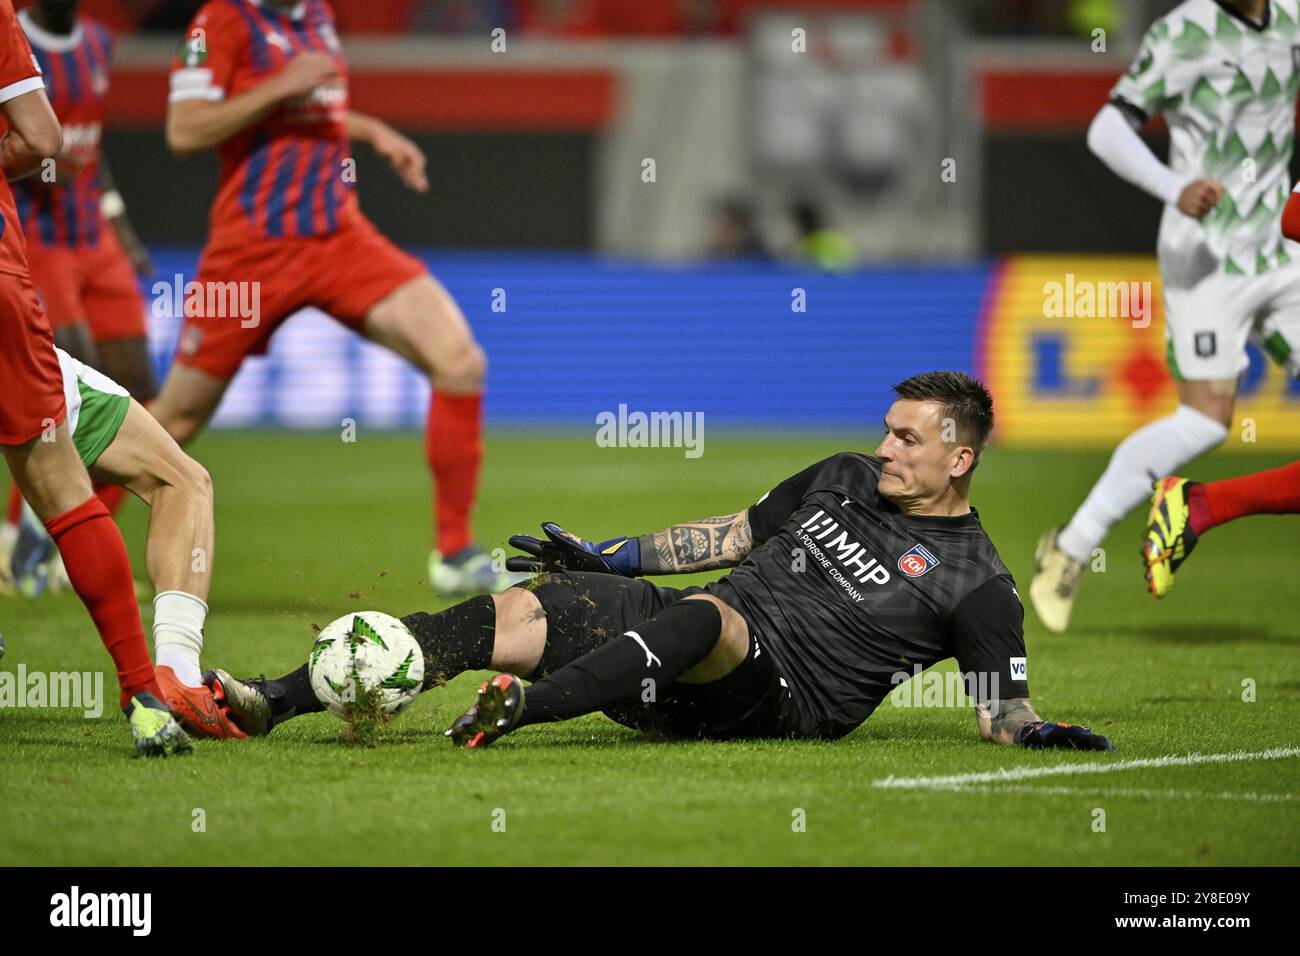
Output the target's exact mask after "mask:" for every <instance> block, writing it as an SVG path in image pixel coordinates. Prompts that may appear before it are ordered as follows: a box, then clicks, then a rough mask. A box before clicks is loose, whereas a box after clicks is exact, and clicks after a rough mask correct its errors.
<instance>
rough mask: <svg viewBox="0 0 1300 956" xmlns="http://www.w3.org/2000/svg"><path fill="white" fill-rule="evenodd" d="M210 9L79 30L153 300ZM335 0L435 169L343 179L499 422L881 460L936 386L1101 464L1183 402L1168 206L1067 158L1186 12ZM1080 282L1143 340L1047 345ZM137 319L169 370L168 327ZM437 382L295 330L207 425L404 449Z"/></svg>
mask: <svg viewBox="0 0 1300 956" xmlns="http://www.w3.org/2000/svg"><path fill="white" fill-rule="evenodd" d="M198 6H199V3H198V0H84V2H83V4H82V9H83V12H84V13H87V14H90V15H92V16H95V17H98V18H99V19H101V20H102V21H104V22H106V23H107V24H109V25H110V26H111V27H112V28H113V29H114V30H115V31H116V32H117V33H118V34H119V38H120V39H119V49H118V54H117V61H116V64H115V66H114V72H113V77H112V90H113V92H112V94H111V98H110V103H109V122H108V126H109V129H108V130H107V132H106V137H105V153H106V156H107V157H108V159H109V161H110V163H111V164H112V167H113V169H114V171H115V174H116V177H117V180H118V184H119V187H120V189H121V192H122V193H123V195H124V196H125V198H126V200H127V203H128V207H129V210H130V213H131V216H132V219H133V221H134V223H135V225H136V227H137V229H138V230H139V232H140V233H141V235H142V237H143V238H144V240H145V241H146V243H147V244H148V245H149V246H150V248H151V250H152V251H153V253H154V257H155V261H156V263H157V265H158V267H159V273H160V275H159V277H158V278H159V280H160V281H161V282H163V283H167V284H170V283H171V282H172V281H174V280H173V277H174V276H175V275H177V274H180V275H183V276H186V277H188V276H190V275H191V274H192V273H193V269H194V265H195V261H196V258H197V252H198V249H199V247H200V245H201V243H202V241H203V239H204V236H205V232H206V224H207V209H208V204H209V200H210V198H211V196H212V193H213V191H214V187H215V183H216V168H215V167H216V160H215V156H212V155H209V156H205V157H201V158H196V159H191V160H187V161H184V162H182V161H180V160H177V159H175V158H174V157H172V156H171V155H170V154H169V153H168V152H167V150H166V147H165V144H164V142H163V137H162V133H161V128H162V121H163V117H164V113H165V110H166V100H167V72H168V66H169V63H170V60H171V57H172V56H173V54H174V52H175V50H176V48H177V46H178V45H179V43H180V41H181V38H182V34H183V31H184V29H185V26H186V24H187V23H188V20H189V18H190V17H191V16H192V14H193V12H194V10H195V9H197V7H198ZM333 6H334V8H335V11H336V13H337V17H338V23H339V28H340V34H341V36H342V39H343V41H344V44H345V47H346V51H347V55H348V58H349V63H350V69H351V95H352V101H353V105H354V107H355V108H356V109H358V110H361V111H364V112H369V113H373V114H375V115H378V116H380V117H382V118H384V119H386V120H388V121H389V122H391V123H393V124H394V125H396V126H398V127H399V128H400V129H402V130H403V131H405V132H407V133H408V134H409V135H412V136H413V137H414V138H416V139H417V141H418V142H420V143H421V145H422V146H423V147H424V148H425V150H426V151H427V152H428V155H429V158H430V167H431V180H432V183H433V188H432V189H431V191H430V193H429V194H428V195H426V196H420V197H417V196H414V195H413V194H411V193H408V192H406V191H405V190H404V189H403V187H402V186H401V185H400V184H399V183H398V181H397V179H396V178H395V177H394V176H392V175H391V174H390V173H389V171H388V170H387V169H385V168H383V167H382V165H381V164H380V163H379V162H378V161H377V160H376V159H375V158H374V157H372V156H370V155H367V154H366V151H365V150H362V151H360V154H359V155H358V156H357V163H358V183H357V185H358V189H359V191H360V196H361V201H362V206H363V208H364V209H365V210H366V211H367V212H368V214H369V215H370V216H371V217H372V218H373V219H374V220H375V221H376V222H377V223H378V225H379V226H380V228H381V229H383V230H384V231H385V232H386V233H387V234H388V235H390V236H392V237H393V238H394V239H396V240H397V241H399V242H400V243H402V244H404V245H405V246H407V247H408V248H411V249H412V250H414V251H417V252H418V253H420V254H421V255H423V256H424V257H425V258H426V260H427V261H428V262H429V264H430V266H431V267H432V269H433V271H434V272H435V274H436V275H438V276H439V277H440V278H441V279H442V280H443V281H444V282H445V283H446V284H447V286H448V287H449V288H450V289H451V291H452V293H453V294H454V295H455V296H456V297H457V299H458V300H459V302H460V303H461V306H462V308H463V309H464V310H465V312H466V314H467V315H468V316H469V317H470V320H471V322H472V323H473V325H474V326H475V330H476V333H477V334H478V336H479V338H480V340H481V341H482V343H483V344H484V346H485V348H486V349H487V351H488V354H489V357H490V361H491V368H490V373H489V375H490V378H489V392H488V398H487V404H486V415H487V419H488V422H489V424H502V423H523V424H531V423H536V422H546V423H552V424H558V425H566V426H567V425H572V426H575V427H581V428H583V429H586V428H590V427H592V424H593V421H594V416H595V414H596V413H597V412H599V411H601V410H604V409H614V408H616V407H617V405H618V403H620V402H626V403H628V404H629V406H630V407H633V408H645V409H650V408H654V409H658V408H663V407H664V404H665V401H666V400H667V399H668V397H669V396H671V401H672V402H673V405H672V408H673V409H680V410H683V411H702V412H703V413H704V414H705V416H706V420H707V421H708V423H709V424H710V425H737V426H739V425H745V426H756V427H768V426H772V425H782V426H795V427H799V428H808V427H829V428H842V427H846V426H847V427H858V426H866V428H867V430H868V434H874V432H875V430H876V425H875V423H876V422H878V421H879V418H880V413H881V412H883V409H884V407H885V405H886V401H887V396H888V394H889V392H888V386H889V384H890V383H892V382H894V381H897V380H899V379H901V378H902V377H904V376H906V375H908V374H910V373H912V372H916V371H919V370H923V369H928V368H934V367H944V366H946V367H960V368H967V369H972V370H975V371H977V372H978V373H979V374H981V375H982V376H983V377H984V378H985V380H986V381H987V382H988V383H989V384H990V386H991V387H992V388H993V390H994V392H995V395H996V397H997V398H998V401H999V404H1000V410H1001V416H1002V417H1001V426H1000V429H999V433H998V438H999V440H1000V441H1001V442H1002V443H1003V444H1004V445H1022V446H1040V445H1042V446H1051V445H1067V446H1075V445H1078V444H1080V443H1083V444H1090V445H1092V446H1095V447H1104V446H1107V445H1108V444H1110V443H1113V442H1114V441H1115V440H1117V439H1118V438H1120V437H1122V436H1123V435H1124V434H1126V433H1127V432H1128V431H1130V430H1131V428H1132V427H1134V426H1135V425H1136V424H1138V423H1139V422H1141V421H1144V420H1146V419H1148V418H1150V417H1151V416H1153V415H1154V414H1156V413H1158V412H1160V411H1162V410H1164V409H1166V408H1168V407H1170V406H1171V405H1172V404H1173V394H1174V393H1173V388H1172V383H1171V381H1170V379H1169V377H1168V374H1167V372H1166V370H1165V364H1164V339H1163V321H1162V316H1161V308H1160V294H1159V275H1158V273H1157V271H1156V267H1155V260H1154V255H1153V252H1154V243H1155V234H1156V227H1157V221H1158V217H1159V213H1160V209H1159V206H1158V204H1157V203H1156V202H1154V201H1153V200H1151V199H1149V198H1147V197H1146V196H1145V195H1143V194H1141V193H1139V192H1138V191H1137V190H1136V189H1134V188H1132V187H1130V186H1128V185H1127V184H1125V183H1123V182H1121V181H1120V180H1119V179H1118V178H1116V177H1115V176H1114V175H1112V174H1111V173H1110V172H1109V171H1108V170H1106V169H1105V168H1104V167H1103V166H1102V164H1101V163H1100V162H1099V161H1098V160H1096V159H1095V158H1094V157H1093V156H1092V155H1091V154H1089V152H1088V150H1087V147H1086V145H1085V142H1084V133H1085V130H1086V127H1087V124H1088V122H1089V121H1090V120H1091V118H1092V116H1093V114H1094V113H1095V112H1096V110H1097V109H1098V108H1099V107H1100V105H1101V104H1102V103H1103V102H1104V101H1105V99H1106V96H1107V92H1108V90H1109V88H1110V86H1111V84H1112V83H1113V82H1114V80H1115V78H1116V77H1117V76H1118V75H1119V74H1120V73H1122V72H1123V71H1124V70H1125V69H1127V67H1128V65H1129V63H1130V61H1131V59H1132V57H1133V54H1134V52H1135V50H1136V48H1137V45H1138V42H1139V40H1140V38H1141V35H1142V32H1143V30H1144V29H1145V27H1146V25H1147V24H1149V23H1150V22H1151V20H1152V19H1154V18H1155V17H1157V16H1159V15H1161V14H1162V13H1164V12H1166V11H1167V10H1168V9H1170V8H1172V7H1173V6H1174V3H1173V2H1172V0H1129V2H1119V0H964V2H944V0H635V2H626V0H473V2H471V0H333ZM497 29H500V30H504V34H498V38H502V37H503V38H504V46H505V48H504V50H501V49H500V46H501V44H500V39H498V43H497V49H495V50H494V47H493V31H494V30H497ZM801 31H802V32H801ZM1098 31H1100V32H1098ZM1150 135H1151V139H1152V142H1153V145H1154V146H1156V148H1157V150H1158V152H1160V153H1162V154H1163V150H1164V148H1165V143H1164V139H1165V134H1164V131H1163V128H1162V127H1159V125H1158V124H1157V127H1156V128H1155V129H1154V130H1153V131H1152V132H1151V134H1150ZM646 159H653V160H654V167H655V168H654V181H653V182H646V181H645V177H644V176H643V170H644V168H645V167H644V160H646ZM1067 273H1072V274H1074V275H1075V276H1076V278H1077V279H1079V280H1094V281H1111V280H1124V281H1150V282H1151V283H1152V287H1153V289H1154V290H1155V304H1156V309H1155V316H1154V318H1155V321H1154V322H1153V323H1152V324H1151V326H1150V327H1148V328H1135V327H1132V326H1131V325H1130V324H1129V323H1128V322H1126V321H1123V320H1116V319H1068V320H1063V319H1059V318H1054V319H1048V318H1045V317H1044V316H1043V300H1044V296H1043V284H1044V283H1045V282H1048V281H1065V277H1066V274H1067ZM494 290H502V291H503V292H504V302H505V311H504V312H500V311H493V308H492V304H493V302H494V296H495V297H496V299H495V300H496V301H497V302H498V308H499V307H500V306H499V303H500V302H501V301H502V296H501V295H500V293H497V292H495V291H494ZM796 290H803V292H804V301H803V303H802V304H804V305H805V311H796V309H797V308H798V306H797V305H796V304H795V303H796V299H797V298H798V295H797V292H796ZM147 292H148V294H149V296H148V297H149V300H150V301H151V303H156V304H154V305H153V307H152V311H153V315H152V316H151V335H152V343H153V347H154V349H155V355H156V358H157V362H158V366H159V370H160V372H161V371H163V370H164V369H165V367H166V365H167V363H168V362H169V361H170V357H171V354H172V351H173V349H174V344H175V337H176V334H177V325H178V321H177V320H176V319H175V318H173V317H171V315H170V309H169V307H168V305H167V298H166V296H165V295H164V296H155V294H154V290H153V289H152V288H150V289H148V290H147ZM1251 363H1252V364H1251V369H1250V371H1249V372H1248V373H1247V379H1246V382H1245V384H1244V387H1243V389H1242V394H1243V400H1242V402H1241V403H1240V405H1239V415H1240V416H1241V417H1242V418H1243V419H1244V418H1251V419H1253V420H1254V421H1255V422H1256V424H1257V428H1256V431H1255V436H1257V438H1258V441H1257V442H1255V443H1254V444H1253V445H1251V444H1248V445H1247V446H1246V447H1256V446H1257V447H1267V448H1272V449H1275V450H1276V449H1280V448H1288V447H1296V446H1300V416H1297V415H1296V414H1295V411H1296V409H1297V408H1298V407H1300V384H1298V383H1296V382H1290V383H1288V382H1287V381H1286V380H1285V379H1284V378H1283V376H1281V375H1280V374H1279V373H1278V371H1277V370H1275V369H1273V368H1271V367H1269V366H1267V364H1266V363H1265V362H1263V361H1262V360H1261V358H1260V355H1259V354H1258V353H1257V352H1255V351H1252V355H1251ZM541 373H545V375H544V376H543V375H542V374H541ZM425 387H426V386H425V385H424V383H423V382H422V381H421V380H420V378H419V376H417V375H416V374H415V373H414V372H412V371H410V370H408V369H406V368H405V367H404V366H403V365H402V364H401V363H400V362H399V361H398V360H396V359H394V358H392V357H391V356H389V355H387V354H385V353H381V352H380V351H378V350H376V349H373V348H372V347H371V346H369V345H367V344H364V343H360V342H357V341H355V340H353V338H352V337H351V336H350V335H348V334H347V333H346V332H344V331H343V330H342V329H340V328H338V327H336V326H334V325H333V323H331V322H329V321H327V320H325V319H324V318H323V317H322V316H319V315H312V314H310V310H309V313H308V314H304V315H302V316H300V317H298V318H297V319H295V320H294V321H293V322H292V323H290V324H289V325H288V326H287V327H285V328H284V329H283V330H282V331H281V332H280V333H279V334H278V336H277V337H276V339H275V342H274V346H273V349H272V352H271V354H270V356H268V357H267V358H266V359H257V360H253V361H252V362H250V363H247V364H246V366H245V368H244V370H243V371H242V372H241V373H240V377H239V379H238V382H237V384H236V386H235V387H234V388H233V389H232V390H231V392H230V393H229V394H228V397H227V399H226V401H225V403H224V405H223V407H222V409H221V412H220V414H219V417H218V420H217V424H219V425H225V426H243V425H279V426H291V427H337V426H338V423H339V422H340V420H341V419H343V418H345V417H351V418H354V419H356V420H357V421H358V423H360V424H364V425H379V426H386V427H388V426H405V425H414V424H416V423H418V422H419V421H420V420H421V418H422V416H423V414H424V410H425V408H426V407H427V406H426V403H425V396H424V394H423V389H424V388H425Z"/></svg>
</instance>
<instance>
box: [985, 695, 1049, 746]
mask: <svg viewBox="0 0 1300 956" xmlns="http://www.w3.org/2000/svg"><path fill="white" fill-rule="evenodd" d="M993 709H996V710H997V713H996V714H994V713H992V712H991V711H992V709H991V708H990V707H989V705H988V704H976V705H975V719H976V720H977V721H979V725H980V736H981V737H983V738H984V739H985V740H991V741H993V742H994V743H997V744H1014V743H1015V742H1016V731H1018V730H1019V729H1020V728H1021V727H1023V726H1025V724H1029V723H1033V722H1034V721H1036V720H1040V719H1041V718H1040V717H1039V716H1038V715H1037V714H1036V713H1034V708H1033V707H1031V706H1030V705H1029V698H1028V697H1013V698H1011V699H1010V700H999V701H995V702H994V705H993Z"/></svg>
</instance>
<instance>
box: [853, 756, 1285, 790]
mask: <svg viewBox="0 0 1300 956" xmlns="http://www.w3.org/2000/svg"><path fill="white" fill-rule="evenodd" d="M1289 757H1300V747H1275V748H1273V749H1270V750H1258V751H1255V752H1254V753H1247V752H1246V751H1243V750H1239V751H1236V752H1235V753H1226V754H1199V753H1193V754H1186V755H1185V756H1181V757H1174V756H1169V757H1140V758H1136V759H1134V760H1118V761H1116V762H1114V763H1071V764H1059V765H1057V766H1055V767H1010V768H1007V767H1003V768H1001V769H998V770H987V771H983V772H981V773H957V774H951V775H949V776H946V777H895V776H894V775H893V774H890V775H889V776H888V777H884V778H882V779H880V780H873V781H872V782H871V785H872V786H873V787H878V788H881V789H885V790H918V789H941V790H942V789H952V788H954V787H961V786H965V785H967V784H973V783H1010V782H1013V781H1016V780H1033V779H1036V778H1038V777H1061V776H1069V775H1071V774H1088V773H1117V772H1118V771H1120V770H1137V769H1140V768H1142V767H1188V766H1191V765H1193V764H1202V763H1235V762H1237V761H1242V760H1284V759H1286V758H1289Z"/></svg>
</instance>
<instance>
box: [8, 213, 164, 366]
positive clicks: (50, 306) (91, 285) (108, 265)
mask: <svg viewBox="0 0 1300 956" xmlns="http://www.w3.org/2000/svg"><path fill="white" fill-rule="evenodd" d="M27 259H28V261H29V262H30V263H31V267H32V281H33V282H34V283H36V290H37V292H38V293H39V294H40V296H41V300H42V302H43V303H44V305H45V314H46V315H47V316H48V317H49V320H50V325H51V326H52V327H53V328H56V329H57V328H61V327H62V326H65V325H78V324H83V323H84V324H85V325H87V326H89V328H90V335H91V338H93V339H94V340H95V341H96V342H107V341H110V340H112V339H134V338H144V337H145V335H146V332H145V317H144V296H142V295H141V294H140V286H139V284H138V283H137V282H136V278H135V270H134V269H133V268H132V267H131V260H130V259H128V258H127V257H126V253H125V252H123V251H122V246H121V245H120V244H119V243H118V241H117V236H115V235H114V234H113V230H112V228H111V227H108V226H105V227H104V229H103V230H102V231H101V232H100V236H99V243H98V244H97V245H94V246H85V247H83V248H80V249H69V248H67V247H64V246H47V245H43V244H42V243H41V242H40V241H39V240H36V239H33V238H32V236H31V234H30V233H29V234H28V236H27Z"/></svg>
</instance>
